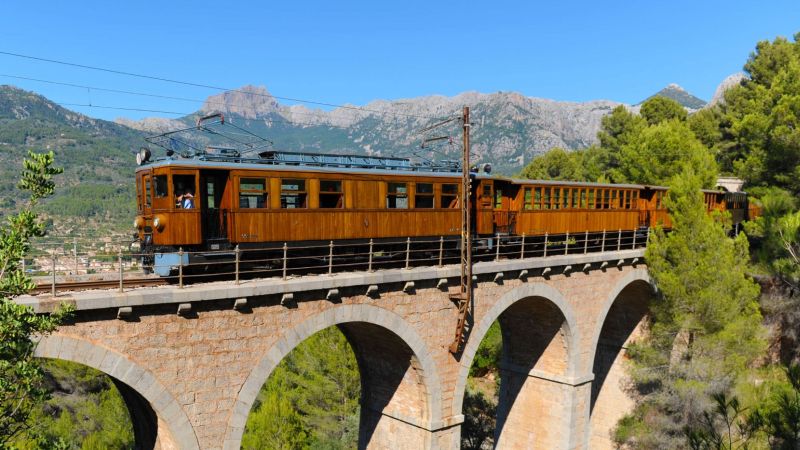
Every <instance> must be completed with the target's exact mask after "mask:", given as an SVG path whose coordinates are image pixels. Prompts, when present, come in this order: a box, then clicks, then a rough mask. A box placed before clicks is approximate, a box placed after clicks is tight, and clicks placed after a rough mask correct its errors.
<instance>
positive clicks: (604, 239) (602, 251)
mask: <svg viewBox="0 0 800 450" xmlns="http://www.w3.org/2000/svg"><path fill="white" fill-rule="evenodd" d="M605 251H606V230H603V240H602V241H601V242H600V253H605Z"/></svg>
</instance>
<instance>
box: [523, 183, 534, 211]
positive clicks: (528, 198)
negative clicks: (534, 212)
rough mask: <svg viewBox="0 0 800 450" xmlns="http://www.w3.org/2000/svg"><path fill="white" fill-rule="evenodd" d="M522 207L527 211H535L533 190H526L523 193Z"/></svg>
mask: <svg viewBox="0 0 800 450" xmlns="http://www.w3.org/2000/svg"><path fill="white" fill-rule="evenodd" d="M522 203H523V205H522V207H523V208H524V209H526V210H531V209H533V205H532V203H533V195H532V194H531V188H525V190H524V191H523V193H522Z"/></svg>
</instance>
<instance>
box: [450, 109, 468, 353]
mask: <svg viewBox="0 0 800 450" xmlns="http://www.w3.org/2000/svg"><path fill="white" fill-rule="evenodd" d="M461 120H462V122H463V130H464V149H463V152H464V153H463V155H462V161H461V197H462V198H461V289H460V291H459V292H458V293H457V294H455V295H451V299H452V300H456V301H457V304H458V323H457V324H456V333H455V338H454V339H453V343H452V344H450V348H449V350H450V353H452V354H456V353H458V352H460V351H461V345H462V340H463V339H464V328H465V326H466V323H467V312H468V311H469V308H470V305H471V304H472V226H471V223H472V222H471V221H472V218H471V211H470V206H471V205H470V203H471V200H470V197H471V195H470V194H471V192H470V190H471V189H470V187H471V186H470V185H471V181H470V164H469V130H470V123H469V106H465V107H464V112H463V116H462V119H461Z"/></svg>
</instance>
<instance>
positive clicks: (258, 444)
mask: <svg viewBox="0 0 800 450" xmlns="http://www.w3.org/2000/svg"><path fill="white" fill-rule="evenodd" d="M309 445H310V440H309V437H308V432H307V431H306V429H305V426H304V425H303V420H302V418H301V417H300V414H298V413H297V410H296V409H295V407H294V406H293V405H292V402H291V401H290V400H289V398H287V397H286V396H284V395H281V392H278V391H276V390H269V391H268V392H267V394H266V395H265V396H264V398H263V399H262V403H261V407H260V408H258V409H257V410H255V411H254V412H253V413H252V414H250V417H249V418H248V419H247V429H246V431H245V434H244V437H243V438H242V448H244V449H247V450H257V449H264V448H266V449H272V450H299V449H305V448H310V446H309Z"/></svg>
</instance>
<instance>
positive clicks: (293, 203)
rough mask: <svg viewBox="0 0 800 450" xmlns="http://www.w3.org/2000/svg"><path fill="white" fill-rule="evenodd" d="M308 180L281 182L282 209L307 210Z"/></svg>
mask: <svg viewBox="0 0 800 450" xmlns="http://www.w3.org/2000/svg"><path fill="white" fill-rule="evenodd" d="M306 197H307V194H306V180H281V208H285V209H299V208H307V207H308V202H307V201H306Z"/></svg>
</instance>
